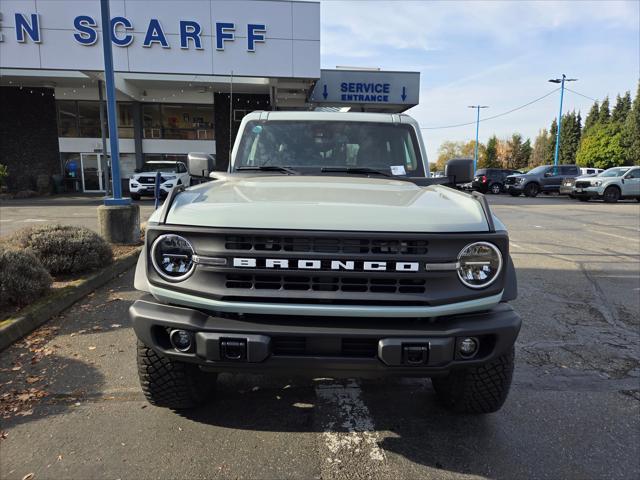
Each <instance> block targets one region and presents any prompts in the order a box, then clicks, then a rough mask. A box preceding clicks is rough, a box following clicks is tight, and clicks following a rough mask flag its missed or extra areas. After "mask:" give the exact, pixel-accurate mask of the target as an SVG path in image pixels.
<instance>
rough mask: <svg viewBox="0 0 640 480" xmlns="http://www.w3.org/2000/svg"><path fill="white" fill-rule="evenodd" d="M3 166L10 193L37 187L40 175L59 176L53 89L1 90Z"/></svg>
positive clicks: (0, 154) (1, 158) (4, 88)
mask: <svg viewBox="0 0 640 480" xmlns="http://www.w3.org/2000/svg"><path fill="white" fill-rule="evenodd" d="M0 105H1V107H0V163H2V164H4V165H6V166H7V168H8V170H9V178H8V179H7V186H8V188H9V189H10V190H26V189H32V190H33V189H35V188H36V178H37V176H38V175H39V174H45V175H49V176H50V175H54V174H59V173H60V155H59V151H58V129H57V126H56V105H55V98H54V96H53V90H52V89H49V88H27V87H25V88H23V89H22V90H21V89H20V88H16V87H0Z"/></svg>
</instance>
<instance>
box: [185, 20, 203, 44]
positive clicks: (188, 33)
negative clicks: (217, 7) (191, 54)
mask: <svg viewBox="0 0 640 480" xmlns="http://www.w3.org/2000/svg"><path fill="white" fill-rule="evenodd" d="M201 32H202V27H200V24H199V23H198V22H194V21H191V20H181V21H180V48H183V49H185V50H188V49H189V40H193V45H194V46H195V47H196V50H202V40H201V39H200V33H201Z"/></svg>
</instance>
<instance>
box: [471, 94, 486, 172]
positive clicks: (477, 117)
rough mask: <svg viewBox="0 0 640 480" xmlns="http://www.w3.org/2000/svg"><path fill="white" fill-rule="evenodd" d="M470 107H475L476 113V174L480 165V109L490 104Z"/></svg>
mask: <svg viewBox="0 0 640 480" xmlns="http://www.w3.org/2000/svg"><path fill="white" fill-rule="evenodd" d="M468 108H475V109H476V112H477V115H476V153H475V154H474V156H473V174H474V175H475V173H476V169H477V167H478V133H479V131H480V109H481V108H489V106H488V105H469V107H468Z"/></svg>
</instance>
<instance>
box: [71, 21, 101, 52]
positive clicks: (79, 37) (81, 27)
mask: <svg viewBox="0 0 640 480" xmlns="http://www.w3.org/2000/svg"><path fill="white" fill-rule="evenodd" d="M73 26H74V27H75V29H76V30H77V31H78V32H79V33H74V34H73V38H75V39H76V42H78V43H79V44H80V45H93V44H94V43H96V42H97V41H98V32H97V31H96V21H95V20H94V19H93V18H91V17H90V16H88V15H78V16H77V17H76V18H74V19H73Z"/></svg>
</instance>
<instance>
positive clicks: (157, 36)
mask: <svg viewBox="0 0 640 480" xmlns="http://www.w3.org/2000/svg"><path fill="white" fill-rule="evenodd" d="M153 43H159V44H160V45H162V48H170V47H169V42H167V37H165V36H164V31H163V30H162V26H161V25H160V22H159V21H158V19H157V18H152V19H151V20H149V28H147V34H146V35H145V36H144V42H142V46H143V47H147V48H149V47H151V45H152V44H153Z"/></svg>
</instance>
